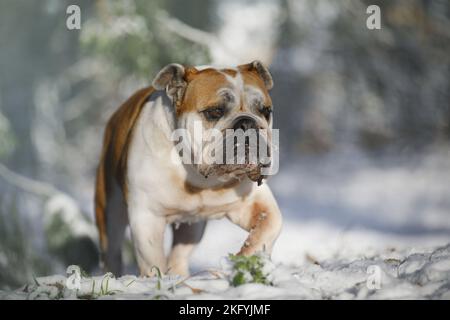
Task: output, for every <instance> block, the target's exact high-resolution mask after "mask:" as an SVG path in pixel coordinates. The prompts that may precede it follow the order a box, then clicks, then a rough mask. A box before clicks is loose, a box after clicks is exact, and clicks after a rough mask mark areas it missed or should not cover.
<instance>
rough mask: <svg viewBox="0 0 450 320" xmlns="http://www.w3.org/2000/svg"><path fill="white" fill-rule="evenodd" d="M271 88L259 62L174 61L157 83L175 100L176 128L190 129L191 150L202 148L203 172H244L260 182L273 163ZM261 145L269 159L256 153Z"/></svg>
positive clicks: (236, 175)
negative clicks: (227, 65) (230, 64)
mask: <svg viewBox="0 0 450 320" xmlns="http://www.w3.org/2000/svg"><path fill="white" fill-rule="evenodd" d="M272 86H273V80H272V77H271V75H270V73H269V71H268V69H267V68H266V67H265V66H263V64H262V63H261V62H259V61H254V62H252V63H249V64H245V65H240V66H238V67H236V68H226V69H218V68H212V67H203V68H200V67H197V68H196V67H184V66H182V65H179V64H170V65H168V66H166V67H164V68H163V69H162V70H161V71H160V72H159V73H158V75H157V76H156V78H155V79H154V81H153V87H154V88H155V89H157V90H166V93H167V95H168V96H169V98H170V99H171V100H172V102H173V105H174V108H175V114H176V126H177V128H182V129H186V130H187V132H189V136H190V140H189V141H190V142H189V143H190V145H191V150H193V152H194V153H195V152H198V150H201V151H200V155H201V156H200V161H197V163H196V164H195V167H196V169H197V170H198V172H199V173H200V174H202V175H204V176H205V177H206V176H210V175H216V176H217V177H219V178H222V179H223V180H228V179H229V178H232V177H234V178H240V177H242V176H245V175H246V176H248V177H249V178H250V179H251V180H253V181H258V182H260V181H261V179H262V178H263V176H262V174H261V168H262V167H265V166H268V165H270V154H271V153H270V145H271V129H272V100H271V98H270V95H269V90H270V89H271V88H272ZM199 127H201V131H202V134H201V136H200V135H198V132H196V130H197V131H198V128H199ZM242 138H243V140H242ZM255 138H256V140H255ZM255 143H256V145H255ZM262 146H264V147H266V151H267V152H266V153H265V155H266V158H265V159H262V158H261V153H259V154H258V152H257V151H258V148H261V150H262ZM255 147H256V149H255ZM242 150H243V151H242ZM240 151H242V152H243V153H242V152H240ZM219 152H220V155H219V154H218V153H219ZM255 153H256V154H255ZM230 155H231V156H232V157H233V159H231V158H230ZM239 157H240V158H241V159H240V160H239ZM230 160H231V161H230Z"/></svg>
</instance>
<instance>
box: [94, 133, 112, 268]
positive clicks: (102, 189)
mask: <svg viewBox="0 0 450 320" xmlns="http://www.w3.org/2000/svg"><path fill="white" fill-rule="evenodd" d="M110 142H111V130H110V129H109V127H106V130H105V135H104V138H103V149H102V153H101V156H100V163H99V165H98V168H97V175H96V179H95V200H94V202H95V208H94V209H95V222H96V224H97V229H98V234H99V241H100V261H101V263H102V264H103V263H104V255H105V253H106V250H107V248H108V238H107V233H106V192H107V190H106V187H107V181H106V179H107V174H106V170H105V169H106V168H105V166H106V163H105V161H106V155H107V151H108V147H109V145H110ZM102 267H104V266H102Z"/></svg>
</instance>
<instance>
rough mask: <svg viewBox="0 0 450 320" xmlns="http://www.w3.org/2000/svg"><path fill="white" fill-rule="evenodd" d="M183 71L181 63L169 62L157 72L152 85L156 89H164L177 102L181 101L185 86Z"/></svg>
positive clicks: (184, 71)
mask: <svg viewBox="0 0 450 320" xmlns="http://www.w3.org/2000/svg"><path fill="white" fill-rule="evenodd" d="M185 73H186V70H185V67H183V66H182V65H181V64H178V63H171V64H169V65H167V66H165V67H164V68H162V69H161V71H159V72H158V74H157V75H156V77H155V79H154V80H153V82H152V86H153V88H155V89H156V90H166V92H167V95H168V96H170V97H171V98H172V99H173V101H174V102H176V103H177V104H178V103H179V102H181V99H182V98H183V95H184V91H185V90H186V86H187V82H186V80H185Z"/></svg>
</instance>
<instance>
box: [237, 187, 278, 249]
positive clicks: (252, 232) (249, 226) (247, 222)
mask: <svg viewBox="0 0 450 320" xmlns="http://www.w3.org/2000/svg"><path fill="white" fill-rule="evenodd" d="M228 218H229V219H230V220H231V221H232V222H234V223H235V224H237V225H239V226H240V227H242V228H243V229H245V230H247V231H248V232H249V235H248V237H247V240H246V241H245V242H244V245H243V246H242V248H241V250H240V251H239V253H238V254H239V255H246V256H250V255H253V254H255V253H257V252H266V253H268V254H269V255H270V254H271V253H272V248H273V244H274V242H275V240H276V239H277V238H278V235H279V234H280V231H281V226H282V218H281V213H280V210H279V209H278V205H277V203H276V201H275V198H274V197H273V195H272V192H271V191H270V189H269V187H268V186H267V185H265V184H264V185H262V186H260V187H258V189H257V190H256V194H255V197H254V199H253V201H251V202H250V203H249V205H247V206H244V207H243V208H242V209H241V210H238V211H235V212H230V213H229V214H228Z"/></svg>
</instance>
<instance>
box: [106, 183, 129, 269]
mask: <svg viewBox="0 0 450 320" xmlns="http://www.w3.org/2000/svg"><path fill="white" fill-rule="evenodd" d="M106 210H107V214H106V234H107V239H108V245H107V248H106V250H105V253H104V262H105V269H106V271H109V272H112V273H113V274H114V275H115V276H120V275H122V244H123V240H124V238H125V230H126V227H127V225H128V218H127V207H126V204H125V201H124V199H123V195H122V193H121V191H120V189H119V187H118V186H114V187H113V190H112V192H111V197H110V199H108V203H107V206H106Z"/></svg>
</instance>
